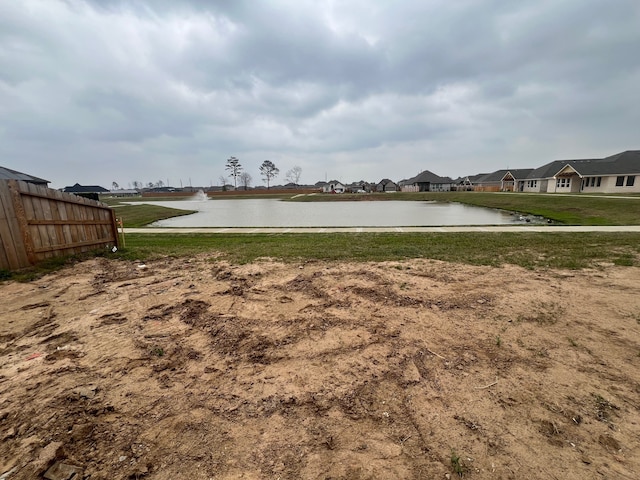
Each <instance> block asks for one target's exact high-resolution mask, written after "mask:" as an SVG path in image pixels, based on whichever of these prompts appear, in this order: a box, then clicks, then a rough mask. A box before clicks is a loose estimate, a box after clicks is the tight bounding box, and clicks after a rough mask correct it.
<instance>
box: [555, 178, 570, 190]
mask: <svg viewBox="0 0 640 480" xmlns="http://www.w3.org/2000/svg"><path fill="white" fill-rule="evenodd" d="M570 186H571V179H570V178H559V179H558V180H557V181H556V187H557V188H569V187H570Z"/></svg>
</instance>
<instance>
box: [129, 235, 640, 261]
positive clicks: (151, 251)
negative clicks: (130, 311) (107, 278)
mask: <svg viewBox="0 0 640 480" xmlns="http://www.w3.org/2000/svg"><path fill="white" fill-rule="evenodd" d="M200 253H204V254H211V256H212V257H215V258H224V259H226V260H229V261H231V262H233V263H247V262H251V261H253V260H255V259H257V258H264V257H268V258H273V259H277V260H282V261H285V262H303V261H314V260H326V261H356V262H368V261H376V262H377V261H390V260H410V259H413V258H431V259H436V260H443V261H448V262H459V263H466V264H472V265H492V266H499V265H503V264H514V265H520V266H522V267H525V268H539V267H553V268H571V269H575V268H585V267H591V266H594V265H597V264H599V263H602V262H607V263H612V264H616V265H627V266H632V265H640V234H638V233H615V234H614V233H480V232H478V233H475V232H474V233H456V234H447V233H426V234H425V233H324V234H253V235H246V234H229V235H227V234H130V235H127V237H126V248H125V249H123V250H122V251H121V252H119V253H118V254H117V256H119V257H120V258H126V259H131V260H149V259H154V258H159V257H162V256H190V255H195V254H200Z"/></svg>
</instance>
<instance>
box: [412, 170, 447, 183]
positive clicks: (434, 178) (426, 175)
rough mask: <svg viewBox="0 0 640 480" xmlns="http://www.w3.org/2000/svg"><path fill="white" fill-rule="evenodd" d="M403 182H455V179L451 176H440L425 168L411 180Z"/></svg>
mask: <svg viewBox="0 0 640 480" xmlns="http://www.w3.org/2000/svg"><path fill="white" fill-rule="evenodd" d="M403 183H404V184H405V185H411V184H414V183H453V180H452V179H450V178H449V177H440V176H438V175H436V174H435V173H433V172H430V171H429V170H425V171H424V172H421V173H419V174H418V175H417V176H415V177H413V178H410V179H409V180H404V181H403Z"/></svg>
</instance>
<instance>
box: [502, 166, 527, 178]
mask: <svg viewBox="0 0 640 480" xmlns="http://www.w3.org/2000/svg"><path fill="white" fill-rule="evenodd" d="M531 172H533V168H516V169H510V170H507V172H505V175H506V174H507V173H510V174H511V176H512V177H513V178H515V179H516V180H524V179H525V178H527V176H528V175H529V174H530V173H531ZM503 177H504V175H503Z"/></svg>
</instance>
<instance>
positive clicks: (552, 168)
mask: <svg viewBox="0 0 640 480" xmlns="http://www.w3.org/2000/svg"><path fill="white" fill-rule="evenodd" d="M566 165H570V166H571V168H573V169H574V170H575V171H576V172H578V173H579V174H580V175H582V176H585V175H589V176H593V175H627V174H640V150H627V151H625V152H621V153H616V154H615V155H611V156H610V157H606V158H587V159H581V160H555V161H553V162H549V163H547V164H546V165H543V166H542V167H539V168H536V169H535V170H534V171H533V172H531V173H530V174H529V176H528V177H527V178H535V179H538V178H551V177H553V176H554V175H556V174H557V173H558V172H559V171H560V170H562V169H563V168H564V167H565V166H566Z"/></svg>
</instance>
